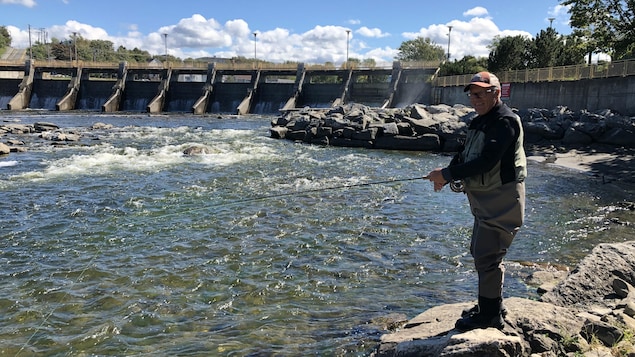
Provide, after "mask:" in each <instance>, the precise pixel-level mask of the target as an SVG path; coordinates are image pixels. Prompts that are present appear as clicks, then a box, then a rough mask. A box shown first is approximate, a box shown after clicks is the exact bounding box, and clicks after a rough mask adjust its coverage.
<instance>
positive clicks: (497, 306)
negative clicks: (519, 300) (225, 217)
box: [455, 296, 503, 331]
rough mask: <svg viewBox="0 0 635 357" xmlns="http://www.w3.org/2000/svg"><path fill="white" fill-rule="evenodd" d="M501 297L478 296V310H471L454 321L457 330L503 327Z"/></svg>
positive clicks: (500, 328)
mask: <svg viewBox="0 0 635 357" xmlns="http://www.w3.org/2000/svg"><path fill="white" fill-rule="evenodd" d="M502 303H503V299H502V298H495V299H490V298H486V297H483V296H479V297H478V311H473V312H470V313H468V314H466V315H465V316H463V317H461V318H460V319H458V320H457V321H456V324H455V327H456V329H457V330H459V331H469V330H474V329H477V328H488V327H494V328H497V329H499V330H502V329H503V316H502V312H501V310H502V309H501V307H502Z"/></svg>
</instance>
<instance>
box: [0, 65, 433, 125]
mask: <svg viewBox="0 0 635 357" xmlns="http://www.w3.org/2000/svg"><path fill="white" fill-rule="evenodd" d="M197 65H198V64H197ZM437 69H438V63H432V64H426V63H416V64H412V63H408V64H403V63H400V62H394V63H393V66H392V68H350V69H333V68H324V67H320V66H315V67H311V66H305V65H304V64H302V63H300V64H297V65H295V64H294V65H293V66H290V65H286V66H275V65H273V66H272V68H239V66H236V65H233V64H230V63H208V64H207V66H206V67H201V66H200V65H199V66H195V64H193V63H192V64H190V65H189V66H188V65H186V64H180V65H172V64H170V66H164V65H162V64H160V63H159V64H155V63H150V64H143V65H139V64H129V63H127V62H121V63H118V64H116V63H84V62H76V63H69V62H64V63H61V62H43V61H37V62H36V61H31V60H27V61H26V62H24V63H20V64H15V63H13V64H9V63H0V108H1V109H6V110H56V111H70V110H85V111H101V112H147V113H169V112H190V113H193V114H201V115H202V114H207V113H222V114H276V113H279V112H280V111H292V110H297V109H301V108H305V107H311V108H329V107H334V106H338V105H343V104H347V103H353V102H354V103H359V104H364V105H367V106H371V107H379V108H394V107H404V106H407V105H411V104H413V103H427V102H428V101H429V99H430V97H431V92H432V84H431V83H432V81H433V79H434V76H435V73H436V72H437Z"/></svg>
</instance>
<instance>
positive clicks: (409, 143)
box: [270, 104, 635, 152]
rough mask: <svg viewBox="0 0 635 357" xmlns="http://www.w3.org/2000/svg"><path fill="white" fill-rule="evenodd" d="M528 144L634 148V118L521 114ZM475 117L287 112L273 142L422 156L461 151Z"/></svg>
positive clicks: (448, 111)
mask: <svg viewBox="0 0 635 357" xmlns="http://www.w3.org/2000/svg"><path fill="white" fill-rule="evenodd" d="M517 113H518V115H519V116H520V118H521V120H522V122H523V127H524V129H525V137H526V142H540V141H552V142H558V143H561V144H566V145H588V144H593V143H598V144H607V145H614V146H623V147H635V118H631V117H625V116H621V115H619V114H616V113H612V112H611V111H610V110H602V111H599V112H596V113H590V112H587V111H579V112H572V111H570V110H568V109H567V108H566V107H558V108H556V109H553V110H547V109H523V110H518V111H517ZM475 116H476V113H475V111H474V110H473V109H472V108H469V107H466V106H464V105H454V106H448V105H445V104H441V105H421V104H414V105H412V106H409V107H406V108H401V109H377V108H369V107H366V106H363V105H359V104H348V105H345V106H340V107H337V108H331V109H310V108H307V109H303V110H299V111H288V112H285V113H283V114H282V115H281V116H279V117H277V118H275V119H273V120H272V121H271V129H270V134H271V137H273V138H277V139H289V140H295V141H303V142H307V143H311V144H317V145H332V146H348V147H364V148H369V149H394V150H417V151H445V152H453V151H456V150H457V148H458V146H459V144H460V142H461V141H462V139H463V138H464V137H465V133H466V131H467V127H468V125H469V123H470V122H471V120H472V119H473V118H474V117H475Z"/></svg>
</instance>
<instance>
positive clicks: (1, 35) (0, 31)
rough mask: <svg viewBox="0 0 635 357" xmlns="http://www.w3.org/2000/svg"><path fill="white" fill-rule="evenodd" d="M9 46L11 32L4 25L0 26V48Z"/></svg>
mask: <svg viewBox="0 0 635 357" xmlns="http://www.w3.org/2000/svg"><path fill="white" fill-rule="evenodd" d="M9 46H11V34H10V33H9V30H7V28H6V27H5V26H0V49H2V48H5V47H9Z"/></svg>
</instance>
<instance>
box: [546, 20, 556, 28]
mask: <svg viewBox="0 0 635 357" xmlns="http://www.w3.org/2000/svg"><path fill="white" fill-rule="evenodd" d="M555 19H556V18H555V17H550V18H548V19H547V20H549V28H551V26H552V25H553V20H555Z"/></svg>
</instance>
